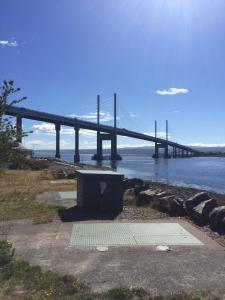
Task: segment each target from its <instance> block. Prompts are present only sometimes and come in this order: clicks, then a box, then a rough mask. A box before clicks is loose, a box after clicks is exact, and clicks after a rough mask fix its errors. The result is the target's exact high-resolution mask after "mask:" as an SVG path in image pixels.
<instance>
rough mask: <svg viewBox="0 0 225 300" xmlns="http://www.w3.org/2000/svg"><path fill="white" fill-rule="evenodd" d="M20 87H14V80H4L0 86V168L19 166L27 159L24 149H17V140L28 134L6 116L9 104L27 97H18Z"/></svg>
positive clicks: (16, 102)
mask: <svg viewBox="0 0 225 300" xmlns="http://www.w3.org/2000/svg"><path fill="white" fill-rule="evenodd" d="M19 91H20V88H15V87H14V82H13V80H9V81H6V80H5V81H4V82H3V85H2V86H0V169H1V170H2V169H4V168H8V167H14V166H15V167H18V165H19V164H20V162H21V161H23V160H24V159H25V154H24V152H23V151H18V150H17V149H15V142H16V141H17V140H19V139H20V138H21V137H23V136H26V135H27V133H25V132H23V131H22V129H21V128H17V126H16V125H14V124H13V122H12V121H11V118H8V117H6V116H5V112H6V110H7V108H8V107H9V106H12V105H15V104H18V103H20V102H22V101H23V100H25V99H26V97H21V98H16V99H15V94H16V93H17V92H19Z"/></svg>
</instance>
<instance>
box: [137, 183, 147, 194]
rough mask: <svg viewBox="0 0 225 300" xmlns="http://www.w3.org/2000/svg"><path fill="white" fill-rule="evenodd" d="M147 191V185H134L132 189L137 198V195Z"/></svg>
mask: <svg viewBox="0 0 225 300" xmlns="http://www.w3.org/2000/svg"><path fill="white" fill-rule="evenodd" d="M148 189H149V184H143V185H135V187H134V193H135V195H136V196H137V195H138V194H139V193H141V192H143V191H146V190H148Z"/></svg>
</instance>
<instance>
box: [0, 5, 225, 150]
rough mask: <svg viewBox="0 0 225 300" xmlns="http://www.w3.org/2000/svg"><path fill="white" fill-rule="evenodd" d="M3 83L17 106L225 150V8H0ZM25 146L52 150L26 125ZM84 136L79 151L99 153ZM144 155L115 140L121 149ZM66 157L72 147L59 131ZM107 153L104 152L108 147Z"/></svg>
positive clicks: (47, 131)
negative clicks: (15, 94) (18, 91)
mask: <svg viewBox="0 0 225 300" xmlns="http://www.w3.org/2000/svg"><path fill="white" fill-rule="evenodd" d="M0 4H1V18H0V66H1V67H0V81H2V80H4V79H14V80H15V83H16V85H17V86H19V87H21V88H22V94H23V95H26V96H27V97H28V100H27V101H26V103H24V104H23V106H26V107H29V108H33V109H39V110H42V111H46V112H51V113H56V114H62V115H66V116H71V115H76V116H80V117H83V118H84V119H86V120H91V121H95V115H94V113H95V110H96V95H97V94H100V95H101V99H102V106H101V110H102V122H104V124H109V125H110V124H112V117H111V116H112V107H113V93H114V92H116V93H117V95H118V115H119V119H118V126H119V127H122V128H124V127H125V128H128V129H131V130H136V131H139V132H143V133H152V132H153V131H154V120H155V119H156V120H158V127H159V132H160V134H161V136H163V134H164V132H165V120H166V119H168V120H169V128H170V139H171V140H175V141H178V142H180V143H183V144H207V145H209V144H221V145H222V144H223V145H224V144H225V118H224V111H225V83H224V82H225V81H224V80H225V34H224V32H225V2H224V1H223V0H217V1H211V0H117V1H115V0H104V1H102V0H38V1H35V0H19V1H16V0H14V1H12V0H0ZM24 129H25V130H30V129H32V130H33V131H34V133H33V134H30V136H29V137H28V138H27V139H26V141H25V142H26V145H27V146H29V147H31V148H34V149H40V148H42V149H47V148H48V149H50V148H52V149H53V148H54V145H55V137H54V128H53V127H52V125H50V124H43V123H40V122H31V121H24ZM95 144H96V143H95V134H93V133H92V132H87V131H82V132H81V147H82V148H93V147H95ZM143 144H144V145H148V144H147V143H143V141H136V140H131V139H128V138H119V145H120V146H124V145H126V146H128V145H130V146H134V145H143ZM61 146H62V148H73V147H74V136H73V130H71V129H69V128H64V129H63V130H62V137H61ZM106 146H107V145H106Z"/></svg>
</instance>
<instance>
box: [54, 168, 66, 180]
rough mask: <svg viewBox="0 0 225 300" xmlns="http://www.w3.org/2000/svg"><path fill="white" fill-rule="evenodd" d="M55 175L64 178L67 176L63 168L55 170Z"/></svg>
mask: <svg viewBox="0 0 225 300" xmlns="http://www.w3.org/2000/svg"><path fill="white" fill-rule="evenodd" d="M55 176H56V178H57V179H66V178H67V174H66V172H65V171H64V170H63V169H60V170H58V171H56V173H55Z"/></svg>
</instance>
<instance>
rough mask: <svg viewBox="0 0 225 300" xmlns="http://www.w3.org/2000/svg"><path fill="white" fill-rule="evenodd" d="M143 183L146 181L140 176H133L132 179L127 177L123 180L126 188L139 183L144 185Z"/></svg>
mask: <svg viewBox="0 0 225 300" xmlns="http://www.w3.org/2000/svg"><path fill="white" fill-rule="evenodd" d="M143 184H144V181H143V180H142V179H138V178H131V179H128V178H126V179H124V181H123V186H124V190H127V189H131V188H134V187H135V186H137V185H143Z"/></svg>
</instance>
